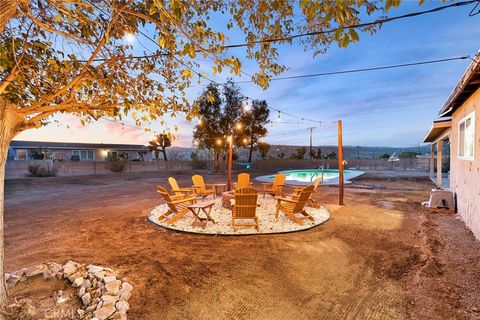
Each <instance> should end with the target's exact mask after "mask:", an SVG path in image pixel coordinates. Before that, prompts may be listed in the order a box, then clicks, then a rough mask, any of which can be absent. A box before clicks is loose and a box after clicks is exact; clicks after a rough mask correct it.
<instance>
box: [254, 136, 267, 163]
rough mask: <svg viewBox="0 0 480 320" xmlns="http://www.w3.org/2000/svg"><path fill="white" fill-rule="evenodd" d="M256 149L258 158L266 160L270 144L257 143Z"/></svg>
mask: <svg viewBox="0 0 480 320" xmlns="http://www.w3.org/2000/svg"><path fill="white" fill-rule="evenodd" d="M257 148H258V152H260V156H261V157H262V159H265V158H267V154H268V151H270V144H269V143H267V142H263V141H259V142H258V143H257ZM249 162H250V161H249Z"/></svg>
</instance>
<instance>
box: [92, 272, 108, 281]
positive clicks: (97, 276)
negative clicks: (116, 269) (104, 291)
mask: <svg viewBox="0 0 480 320" xmlns="http://www.w3.org/2000/svg"><path fill="white" fill-rule="evenodd" d="M91 274H92V275H93V277H94V278H97V279H98V280H102V279H103V278H105V271H97V272H95V273H91Z"/></svg>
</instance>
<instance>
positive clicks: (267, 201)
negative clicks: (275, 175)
mask: <svg viewBox="0 0 480 320" xmlns="http://www.w3.org/2000/svg"><path fill="white" fill-rule="evenodd" d="M212 200H213V199H212V198H210V197H209V198H207V199H206V201H212ZM226 200H227V198H223V199H222V198H217V199H216V200H215V205H214V206H213V208H212V211H211V212H210V215H211V217H212V218H213V219H214V220H215V223H212V222H208V223H207V225H206V227H205V228H202V227H199V226H194V225H192V224H193V222H194V221H195V218H194V216H193V215H192V214H191V213H188V214H187V215H186V216H184V217H183V218H181V219H180V220H178V221H176V222H175V223H173V224H171V225H169V224H167V221H165V220H162V221H160V220H159V217H160V216H161V215H162V214H164V213H165V212H166V211H167V204H166V203H164V204H161V205H158V206H156V207H155V208H153V210H152V211H151V212H150V214H149V215H148V220H149V221H150V222H151V223H153V224H155V225H157V226H159V227H162V228H166V229H169V230H174V231H180V232H188V233H197V234H209V235H229V236H238V235H260V234H276V233H289V232H298V231H305V230H309V229H312V228H315V227H317V226H319V225H321V224H323V223H325V222H326V221H327V220H328V219H330V213H329V212H328V210H327V209H326V208H325V207H323V206H322V207H320V208H312V207H307V206H306V207H305V211H306V212H307V213H308V214H310V215H311V216H312V217H313V218H314V221H310V220H308V219H305V220H303V225H300V224H297V223H295V222H293V221H292V220H290V219H288V218H287V217H286V216H285V214H284V213H282V212H280V215H279V219H278V220H276V219H275V205H276V203H277V200H276V199H274V198H273V197H271V196H266V198H263V195H260V196H259V197H258V203H259V204H260V207H258V209H257V216H258V218H259V221H260V231H259V232H257V230H256V229H255V228H253V227H236V228H235V229H234V228H233V227H232V225H231V223H232V211H231V210H230V209H227V208H225V207H224V206H223V205H224V204H226ZM199 201H202V200H199Z"/></svg>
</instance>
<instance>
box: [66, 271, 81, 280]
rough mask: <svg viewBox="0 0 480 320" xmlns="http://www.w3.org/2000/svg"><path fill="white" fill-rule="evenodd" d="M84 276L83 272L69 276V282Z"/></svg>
mask: <svg viewBox="0 0 480 320" xmlns="http://www.w3.org/2000/svg"><path fill="white" fill-rule="evenodd" d="M81 276H82V273H81V272H75V273H74V274H72V275H70V276H68V280H70V282H72V283H73V282H74V281H75V279H78V278H80V277H81Z"/></svg>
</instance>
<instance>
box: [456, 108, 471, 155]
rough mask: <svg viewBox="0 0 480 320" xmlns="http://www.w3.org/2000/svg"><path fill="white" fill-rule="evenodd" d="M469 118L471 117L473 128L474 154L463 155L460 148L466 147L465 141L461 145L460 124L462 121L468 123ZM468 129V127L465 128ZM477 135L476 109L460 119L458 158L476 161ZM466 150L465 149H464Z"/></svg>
mask: <svg viewBox="0 0 480 320" xmlns="http://www.w3.org/2000/svg"><path fill="white" fill-rule="evenodd" d="M468 119H471V124H470V125H471V127H472V128H473V150H472V151H473V155H472V156H465V155H463V156H461V155H460V148H464V146H465V141H464V145H463V146H462V145H460V125H461V124H462V123H466V121H467V120H468ZM465 129H466V128H465ZM475 135H476V127H475V111H472V112H471V113H470V114H468V115H466V116H465V117H463V118H462V119H461V120H460V121H458V154H457V156H458V159H460V160H468V161H474V160H475ZM463 152H465V149H464V150H463Z"/></svg>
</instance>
